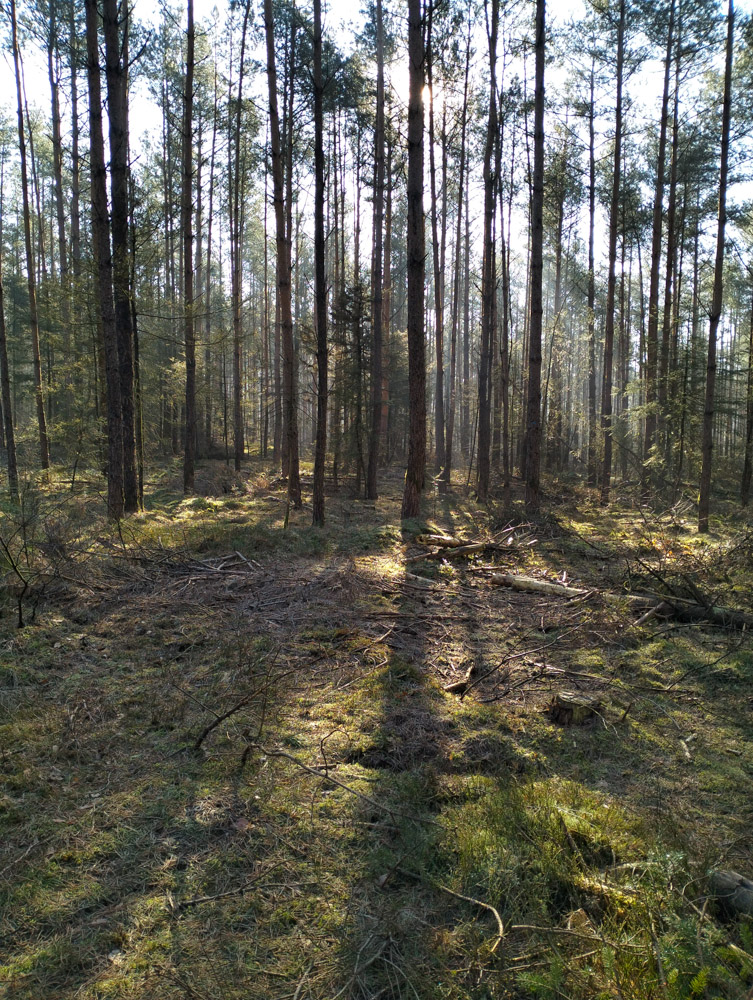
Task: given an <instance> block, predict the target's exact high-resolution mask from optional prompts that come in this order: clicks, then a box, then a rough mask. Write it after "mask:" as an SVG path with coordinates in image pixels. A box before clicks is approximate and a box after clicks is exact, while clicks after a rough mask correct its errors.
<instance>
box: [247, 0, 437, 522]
mask: <svg viewBox="0 0 753 1000" xmlns="http://www.w3.org/2000/svg"><path fill="white" fill-rule="evenodd" d="M267 2H269V0H267ZM408 62H409V79H410V91H409V98H408V183H407V198H408V220H407V258H408V260H407V266H408V302H407V305H408V395H409V402H408V405H409V432H408V465H407V469H406V471H405V488H404V490H403V505H402V512H401V516H402V518H403V519H406V518H409V517H417V516H418V513H419V508H420V504H421V493H422V492H423V488H424V477H425V471H426V346H425V342H424V278H425V269H426V262H425V248H424V242H425V241H424V100H423V87H424V39H423V26H422V23H421V0H408Z"/></svg>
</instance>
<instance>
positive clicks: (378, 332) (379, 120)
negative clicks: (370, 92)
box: [366, 0, 384, 500]
mask: <svg viewBox="0 0 753 1000" xmlns="http://www.w3.org/2000/svg"><path fill="white" fill-rule="evenodd" d="M375 12H376V55H377V89H376V122H375V127H374V240H373V253H372V262H371V329H372V347H371V427H370V432H369V464H368V469H367V471H366V496H367V498H368V499H369V500H376V498H377V495H378V492H377V466H378V464H379V446H380V443H381V436H382V435H381V430H382V341H383V332H384V331H383V327H384V320H383V310H382V306H383V291H382V263H383V262H382V252H383V224H384V24H383V22H382V0H376V4H375Z"/></svg>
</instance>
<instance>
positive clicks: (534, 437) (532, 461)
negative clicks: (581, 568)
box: [524, 0, 546, 511]
mask: <svg viewBox="0 0 753 1000" xmlns="http://www.w3.org/2000/svg"><path fill="white" fill-rule="evenodd" d="M545 58H546V2H545V0H536V92H535V97H534V130H533V197H532V199H531V314H530V315H531V319H530V325H529V334H528V339H529V343H528V389H527V391H528V405H527V410H526V437H525V449H524V453H525V479H526V489H525V502H526V507H528V509H529V510H532V511H536V510H538V509H539V507H540V505H541V499H540V495H539V477H540V470H541V329H542V325H543V319H544V307H543V300H542V284H543V270H544V266H543V258H544V66H545Z"/></svg>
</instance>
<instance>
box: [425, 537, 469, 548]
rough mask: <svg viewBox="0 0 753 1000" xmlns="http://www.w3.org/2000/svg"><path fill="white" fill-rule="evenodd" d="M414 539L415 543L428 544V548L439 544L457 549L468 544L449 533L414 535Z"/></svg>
mask: <svg viewBox="0 0 753 1000" xmlns="http://www.w3.org/2000/svg"><path fill="white" fill-rule="evenodd" d="M414 541H415V542H416V545H428V546H429V548H433V547H434V546H435V545H439V546H441V547H442V548H445V549H457V548H460V546H461V545H467V544H468V542H467V541H464V540H463V539H462V538H453V537H452V536H451V535H416V538H415V539H414Z"/></svg>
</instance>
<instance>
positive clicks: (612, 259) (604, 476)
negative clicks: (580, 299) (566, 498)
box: [601, 0, 626, 503]
mask: <svg viewBox="0 0 753 1000" xmlns="http://www.w3.org/2000/svg"><path fill="white" fill-rule="evenodd" d="M625 14H626V3H625V0H620V20H619V24H618V26H617V69H616V73H617V95H616V98H615V114H614V162H613V166H612V197H611V200H610V205H609V276H608V278H607V305H606V316H605V319H604V360H603V372H602V381H601V431H602V438H603V447H604V454H603V456H602V467H601V502H602V503H608V502H609V489H610V485H611V479H612V360H613V356H614V313H615V300H616V292H617V229H618V226H619V214H620V180H621V178H622V73H623V65H624V58H625Z"/></svg>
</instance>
